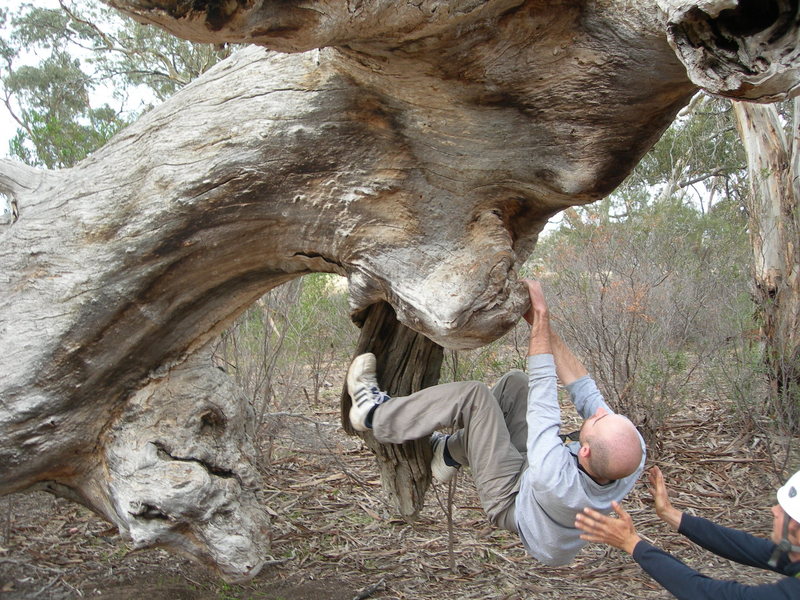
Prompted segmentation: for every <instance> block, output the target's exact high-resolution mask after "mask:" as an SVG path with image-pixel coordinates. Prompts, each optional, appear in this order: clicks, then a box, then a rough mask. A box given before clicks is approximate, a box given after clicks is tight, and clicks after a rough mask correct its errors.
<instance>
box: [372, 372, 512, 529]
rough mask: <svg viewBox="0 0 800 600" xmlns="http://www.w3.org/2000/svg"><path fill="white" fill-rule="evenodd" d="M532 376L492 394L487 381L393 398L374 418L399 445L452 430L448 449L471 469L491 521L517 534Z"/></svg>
mask: <svg viewBox="0 0 800 600" xmlns="http://www.w3.org/2000/svg"><path fill="white" fill-rule="evenodd" d="M527 403H528V376H527V375H526V374H525V373H523V372H522V371H511V372H510V373H507V374H506V375H504V376H503V378H502V379H500V381H499V382H497V385H495V386H494V388H492V389H491V390H490V389H489V388H488V387H487V386H486V385H485V384H483V383H480V382H477V381H467V382H458V383H445V384H442V385H436V386H433V387H429V388H427V389H424V390H421V391H419V392H416V393H414V394H411V395H410V396H405V397H398V398H392V399H391V400H390V401H388V402H386V403H385V404H381V405H380V406H379V407H378V408H377V410H376V411H375V413H374V414H373V419H372V427H373V433H374V434H375V438H376V439H377V440H378V441H380V442H384V443H392V444H399V443H402V442H405V441H408V440H416V439H419V438H423V437H425V436H428V435H430V434H431V433H433V432H434V431H436V430H437V429H442V428H445V427H452V428H454V429H456V430H457V431H456V433H455V434H454V435H452V436H450V439H449V440H448V444H447V449H448V451H449V452H450V455H451V456H452V457H453V458H454V459H455V460H457V461H458V462H460V463H461V464H462V465H469V467H470V470H471V471H472V477H473V479H474V480H475V487H476V489H477V491H478V497H479V498H480V501H481V505H482V506H483V509H484V511H486V516H487V517H488V518H489V521H490V522H491V523H492V524H494V525H496V526H497V527H500V528H502V529H507V530H509V531H513V532H515V533H516V531H517V526H516V523H515V520H514V501H515V500H516V497H517V492H518V491H519V484H520V478H521V476H522V472H523V471H524V470H525V467H526V466H527V461H526V456H525V452H526V443H527V436H528V425H527V422H526V420H525V414H526V411H527Z"/></svg>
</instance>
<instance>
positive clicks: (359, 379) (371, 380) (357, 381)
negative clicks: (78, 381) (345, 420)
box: [347, 352, 390, 431]
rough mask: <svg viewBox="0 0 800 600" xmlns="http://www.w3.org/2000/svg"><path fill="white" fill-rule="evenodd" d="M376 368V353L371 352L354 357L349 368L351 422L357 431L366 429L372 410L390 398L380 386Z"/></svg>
mask: <svg viewBox="0 0 800 600" xmlns="http://www.w3.org/2000/svg"><path fill="white" fill-rule="evenodd" d="M375 373H376V368H375V355H374V354H372V353H371V352H367V353H366V354H360V355H359V356H356V357H355V359H353V362H352V363H351V364H350V368H349V369H348V370H347V392H348V393H349V394H350V398H352V401H353V404H352V406H351V407H350V424H351V425H352V426H353V429H355V430H356V431H366V430H367V429H369V427H368V426H367V417H368V416H369V413H370V411H371V410H372V409H373V408H374V407H376V406H378V405H379V404H383V403H384V402H386V401H387V400H389V399H390V398H389V396H388V395H387V394H385V393H384V392H382V391H381V390H380V388H379V387H378V378H377V375H376V374H375Z"/></svg>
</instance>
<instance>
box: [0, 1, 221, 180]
mask: <svg viewBox="0 0 800 600" xmlns="http://www.w3.org/2000/svg"><path fill="white" fill-rule="evenodd" d="M0 19H2V21H3V22H4V24H5V28H6V32H7V33H6V35H4V36H3V38H2V40H0V56H2V68H1V69H2V70H0V75H1V76H2V93H3V96H2V100H3V102H4V104H5V105H6V108H7V110H8V112H9V113H10V114H11V116H12V117H13V119H14V121H15V122H16V124H17V131H16V135H15V136H14V137H13V138H12V140H11V142H10V148H9V150H10V154H11V155H13V156H16V157H18V158H20V159H21V160H22V161H24V162H25V163H27V164H29V165H32V166H45V167H47V168H51V169H52V168H64V167H71V166H73V165H75V164H76V163H78V162H79V161H80V160H82V159H83V158H85V157H86V156H87V155H88V154H90V153H91V152H93V151H95V150H97V149H98V148H100V147H101V146H102V145H103V144H105V143H106V142H107V141H108V140H109V139H110V138H111V137H112V136H113V135H114V134H115V133H116V132H118V131H119V130H120V129H122V128H123V127H125V126H126V125H128V124H129V123H131V122H133V121H134V120H135V119H136V117H137V116H138V115H139V114H141V113H142V112H143V111H145V110H147V109H148V108H149V107H150V106H151V105H152V104H153V103H160V102H162V101H164V100H165V99H166V98H168V97H169V96H170V95H171V94H173V93H174V92H175V91H176V90H178V89H180V88H181V87H183V86H184V85H186V84H187V83H189V82H190V81H191V80H192V79H194V78H196V77H198V76H199V75H201V74H202V73H204V72H205V71H207V70H208V69H209V68H211V67H212V66H213V65H214V64H216V63H217V62H219V61H220V60H222V59H223V58H225V57H227V56H228V55H229V54H230V51H231V49H230V48H229V47H227V46H226V45H216V46H215V45H212V44H194V43H191V42H187V41H185V40H180V39H178V38H176V37H175V36H172V35H168V34H166V33H165V32H164V31H163V30H161V29H158V28H156V27H152V26H146V25H141V24H139V23H136V22H135V21H133V20H131V19H127V18H123V17H121V16H120V14H119V13H118V12H117V11H115V10H112V9H110V8H108V7H107V6H106V5H104V4H101V3H100V2H98V1H97V0H84V1H81V2H76V1H70V0H60V3H59V4H58V5H54V6H53V7H50V8H47V7H42V6H36V5H33V4H23V5H21V6H20V7H18V8H17V9H16V10H14V11H8V10H3V11H2V15H0Z"/></svg>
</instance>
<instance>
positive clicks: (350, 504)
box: [0, 386, 798, 600]
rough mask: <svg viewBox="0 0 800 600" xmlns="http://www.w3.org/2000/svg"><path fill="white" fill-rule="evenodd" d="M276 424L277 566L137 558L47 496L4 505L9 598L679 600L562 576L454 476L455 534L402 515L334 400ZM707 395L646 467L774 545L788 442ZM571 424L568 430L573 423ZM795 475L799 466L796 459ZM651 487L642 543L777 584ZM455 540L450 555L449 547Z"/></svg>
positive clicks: (636, 503) (594, 572)
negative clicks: (678, 523)
mask: <svg viewBox="0 0 800 600" xmlns="http://www.w3.org/2000/svg"><path fill="white" fill-rule="evenodd" d="M303 402H304V405H303V406H294V407H292V409H291V411H289V412H288V413H287V412H286V411H283V412H281V413H279V415H280V416H276V417H275V418H274V419H273V420H272V421H271V422H270V423H269V426H268V427H267V428H266V435H265V436H264V438H263V439H262V456H261V460H260V467H261V469H262V471H263V473H264V474H265V481H266V484H265V488H264V489H263V490H262V491H261V493H262V496H261V497H262V499H263V502H264V505H265V506H266V507H267V510H268V511H269V513H270V514H271V515H272V528H273V531H272V548H271V555H272V557H273V558H274V559H275V560H274V564H272V565H269V566H267V567H265V568H264V569H263V570H262V571H261V573H260V574H259V575H258V576H257V577H256V578H255V579H253V580H252V581H251V582H249V583H247V584H244V585H232V584H226V583H224V582H222V581H221V580H220V579H219V578H217V577H216V576H215V575H214V573H212V572H210V571H208V570H207V569H205V568H204V567H202V566H200V565H197V564H195V563H193V562H191V561H189V560H187V559H184V558H182V557H180V556H176V555H174V554H170V553H167V552H165V551H163V550H158V549H151V550H142V551H131V550H130V547H129V546H128V545H127V544H126V543H125V541H124V540H123V539H122V538H121V537H120V536H119V535H118V533H117V532H116V530H115V529H113V528H112V529H109V526H108V524H107V523H106V522H104V521H102V520H101V519H99V518H98V517H96V516H95V515H94V514H93V513H90V512H89V511H87V510H85V509H84V508H82V507H80V506H78V505H76V504H73V503H70V502H68V501H66V500H63V499H59V498H53V497H51V496H49V495H47V494H45V493H43V492H34V493H28V494H15V495H10V496H6V497H3V498H0V599H2V600H20V599H29V598H44V599H56V600H57V599H62V598H90V597H91V598H94V597H97V598H113V599H121V600H133V599H136V600H138V599H141V598H145V599H147V600H176V599H177V600H180V599H187V600H195V599H198V600H212V599H217V600H230V599H242V600H246V599H264V600H267V599H269V600H284V599H285V600H352V599H365V598H373V599H375V600H381V599H387V600H388V599H414V600H418V599H428V598H430V599H434V598H435V599H453V600H455V599H472V598H476V599H477V598H480V599H485V598H499V599H506V600H521V599H523V598H524V599H537V600H538V599H541V600H545V599H553V600H556V599H558V600H561V599H564V598H569V599H570V600H582V599H592V600H601V599H610V600H616V599H624V598H637V599H656V598H671V596H670V595H669V594H668V593H667V592H665V591H664V590H663V589H662V588H660V587H659V586H658V585H657V584H656V583H655V582H654V581H652V580H651V579H650V578H649V577H648V576H647V575H645V574H643V573H642V571H641V570H640V569H639V568H638V566H637V565H636V564H635V563H634V562H633V561H632V560H631V558H630V557H628V556H627V555H625V554H624V553H622V552H619V551H617V550H613V549H608V548H606V547H601V546H598V545H591V544H590V545H588V546H587V547H586V548H584V549H583V550H582V551H581V552H580V553H579V555H578V557H577V558H576V559H575V561H574V562H573V563H572V564H570V565H568V566H565V567H545V566H543V565H541V564H540V563H537V562H536V561H535V560H534V559H533V558H530V557H528V556H527V555H526V554H525V552H524V551H523V549H522V546H521V544H520V543H519V541H518V540H517V539H515V537H514V536H513V535H511V534H509V533H507V532H502V531H498V530H496V529H494V528H492V527H491V526H489V525H488V523H487V521H486V520H485V518H484V515H483V512H482V511H481V509H480V506H479V503H478V500H477V497H476V494H475V489H474V486H473V484H472V479H471V478H470V476H469V474H468V473H466V474H461V475H459V477H458V479H457V484H456V488H455V496H454V500H453V504H452V518H453V534H452V538H451V536H450V534H449V533H448V522H447V516H446V507H447V492H448V490H447V487H442V486H438V487H436V486H434V487H433V488H432V489H431V490H429V492H428V497H427V499H426V507H425V509H424V511H423V512H422V514H421V516H420V518H419V519H418V520H416V521H415V522H406V521H404V520H402V519H400V518H398V517H397V516H396V515H395V514H394V513H393V511H392V509H391V507H390V505H389V504H388V503H387V501H386V499H385V497H384V495H383V493H382V491H381V487H380V482H379V479H378V474H377V468H376V466H375V464H374V461H373V459H372V457H371V454H370V453H369V451H368V450H367V449H366V447H365V446H364V445H363V444H362V443H361V441H360V440H359V439H358V438H355V437H349V436H347V435H345V433H344V432H343V430H342V428H341V426H340V424H339V410H338V390H337V389H336V386H332V387H329V388H327V389H326V390H324V392H323V394H322V396H321V398H320V401H319V404H318V405H316V406H315V405H313V403H311V405H310V404H309V403H308V402H307V401H305V400H304V401H303ZM740 423H741V422H740V421H739V420H737V419H736V418H735V416H734V415H733V413H732V411H731V409H730V407H728V406H722V405H719V404H718V403H717V402H716V401H714V400H712V399H707V400H706V399H704V400H702V401H700V400H698V402H697V404H696V405H693V406H684V407H683V408H682V410H681V411H679V414H676V415H675V416H673V417H672V418H670V419H669V420H668V421H667V422H666V424H665V425H664V426H663V427H662V428H661V429H660V431H659V439H658V443H657V446H658V448H655V449H654V450H655V451H654V452H651V456H650V460H649V461H648V462H649V463H650V464H658V465H659V466H660V467H661V469H662V470H663V471H664V474H665V477H666V481H667V485H668V487H669V488H670V490H671V493H672V498H673V502H674V504H675V505H676V506H677V507H678V508H681V509H683V510H688V511H690V512H692V513H694V514H697V515H699V516H704V517H707V518H710V519H712V520H715V521H717V522H719V523H722V524H724V525H728V526H732V527H736V528H740V529H744V530H747V531H749V532H751V533H754V534H756V535H761V536H764V537H767V536H769V533H770V531H771V523H772V520H771V516H770V512H769V507H770V506H772V505H773V504H774V503H775V489H776V488H777V487H778V486H779V484H780V478H781V473H780V471H781V469H782V468H783V467H784V466H785V465H786V461H787V459H786V452H787V444H786V443H785V440H781V439H780V438H778V437H777V436H773V435H766V434H763V433H754V432H753V431H752V430H750V431H747V430H745V429H744V428H743V427H742V425H741V424H740ZM576 425H577V419H576V418H575V416H574V415H572V416H570V417H569V418H568V419H567V422H565V429H566V430H572V429H575V428H576ZM788 462H789V466H793V467H794V468H797V465H798V461H797V457H796V456H794V457H793V458H792V459H791V460H789V461H788ZM645 480H646V478H642V480H641V481H640V482H639V484H638V485H637V487H636V489H635V490H634V492H633V493H632V494H631V495H630V496H629V498H628V499H627V500H626V502H625V506H626V508H627V509H628V510H629V512H630V513H631V514H632V516H633V519H634V522H635V523H636V524H637V527H638V529H639V532H640V534H642V535H643V536H644V537H646V538H647V539H649V540H651V541H654V542H655V543H656V544H657V545H659V546H661V547H663V548H666V549H667V550H669V551H671V552H673V553H674V554H676V555H677V556H679V557H680V558H681V559H682V560H684V561H685V562H687V563H688V564H689V565H691V566H693V567H694V568H697V569H699V570H700V571H702V572H703V573H705V574H707V575H709V576H712V577H715V578H726V579H736V580H738V581H742V582H748V583H761V582H770V581H775V580H776V579H777V576H775V575H773V574H768V573H763V572H761V571H758V570H755V569H751V568H748V567H743V566H739V565H734V564H732V563H730V562H728V561H725V560H722V559H717V558H716V557H714V556H713V555H711V554H709V553H707V552H704V551H702V550H700V549H698V548H697V547H695V546H694V545H692V544H691V543H690V542H688V541H687V540H685V539H684V538H682V537H681V536H679V535H677V534H675V533H673V532H671V531H670V530H669V529H668V528H667V527H666V526H665V525H664V524H663V523H661V522H660V521H659V520H658V519H657V517H656V516H655V513H654V511H653V508H652V502H651V501H650V495H649V493H648V491H647V486H646V482H645ZM451 543H452V549H451V550H450V549H449V546H450V544H451Z"/></svg>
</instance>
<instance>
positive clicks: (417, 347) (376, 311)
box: [342, 302, 444, 517]
mask: <svg viewBox="0 0 800 600" xmlns="http://www.w3.org/2000/svg"><path fill="white" fill-rule="evenodd" d="M355 319H356V321H357V322H359V323H360V324H361V336H360V337H359V340H358V345H357V347H356V353H355V355H356V356H358V355H359V354H362V353H364V352H372V353H373V354H375V358H376V360H377V365H378V372H377V375H378V382H379V383H380V387H381V389H382V390H383V391H385V392H387V393H388V394H389V395H390V396H407V395H409V394H411V393H412V392H417V391H419V390H421V389H424V388H426V387H430V386H432V385H434V384H436V383H438V381H439V372H440V370H441V367H442V359H443V357H444V352H443V349H442V347H441V346H439V345H438V344H436V343H434V342H432V341H430V340H429V339H428V338H426V337H425V336H423V335H420V334H419V333H417V332H416V331H414V330H412V329H409V328H408V327H406V326H405V325H402V324H401V323H399V322H398V320H397V318H396V316H395V314H394V310H393V309H392V307H391V306H390V305H389V304H387V303H386V302H381V303H378V304H374V305H372V306H370V307H368V308H366V309H365V310H363V311H361V313H359V314H358V315H356V317H355ZM351 404H352V403H351V399H350V395H349V394H348V393H347V389H346V386H345V389H344V390H343V392H342V425H343V427H344V429H345V431H347V432H348V433H350V434H356V433H357V432H356V431H355V430H354V429H353V428H352V427H351V425H350V418H349V413H350V406H351ZM359 435H361V437H363V438H364V440H365V441H366V443H367V445H368V446H369V448H370V449H371V450H372V451H373V452H374V453H375V457H376V459H377V461H378V467H379V469H380V472H381V480H382V483H383V488H384V490H386V491H387V492H388V493H389V496H390V498H392V499H393V500H394V503H395V507H396V508H397V510H398V512H399V513H400V514H401V515H403V516H404V517H413V516H415V515H416V514H417V513H418V512H419V510H420V509H421V508H422V505H423V502H424V500H425V491H426V490H427V489H428V485H429V484H430V481H431V474H430V466H429V465H430V461H431V451H430V445H429V443H428V440H427V439H424V440H413V441H410V442H406V443H404V444H381V443H380V442H378V441H377V440H376V439H375V437H374V436H373V435H372V433H371V432H365V433H363V434H359Z"/></svg>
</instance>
